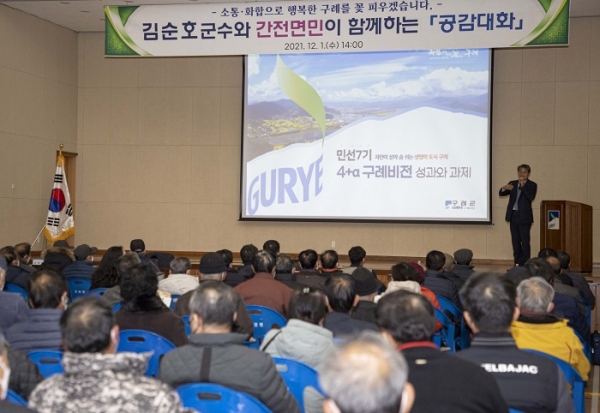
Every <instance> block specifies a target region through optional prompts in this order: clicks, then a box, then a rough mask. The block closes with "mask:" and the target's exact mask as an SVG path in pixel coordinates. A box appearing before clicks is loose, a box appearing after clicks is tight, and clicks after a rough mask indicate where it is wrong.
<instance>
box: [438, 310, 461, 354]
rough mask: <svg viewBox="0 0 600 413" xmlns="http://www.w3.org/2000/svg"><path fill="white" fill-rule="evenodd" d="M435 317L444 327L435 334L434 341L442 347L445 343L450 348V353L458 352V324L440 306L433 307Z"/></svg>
mask: <svg viewBox="0 0 600 413" xmlns="http://www.w3.org/2000/svg"><path fill="white" fill-rule="evenodd" d="M433 310H434V311H435V318H436V320H437V321H439V322H440V323H441V324H442V329H441V330H440V331H438V332H437V333H435V334H434V335H433V342H434V343H435V344H436V345H437V346H438V347H442V346H443V345H445V346H446V347H449V348H450V351H449V353H455V352H456V326H455V325H454V323H453V322H452V321H450V319H449V318H448V317H447V316H446V314H444V313H443V312H442V311H440V310H439V309H438V308H435V307H434V308H433Z"/></svg>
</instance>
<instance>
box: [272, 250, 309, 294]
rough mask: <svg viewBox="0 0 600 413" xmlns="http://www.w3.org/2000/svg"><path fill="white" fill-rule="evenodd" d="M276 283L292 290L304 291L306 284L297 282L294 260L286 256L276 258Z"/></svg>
mask: <svg viewBox="0 0 600 413" xmlns="http://www.w3.org/2000/svg"><path fill="white" fill-rule="evenodd" d="M274 279H275V281H279V282H280V283H282V284H284V285H287V286H288V287H290V288H291V289H292V290H297V289H302V288H303V287H304V284H301V283H299V282H298V281H297V280H296V268H294V260H292V257H290V256H289V255H286V254H279V255H278V256H277V257H276V258H275V277H274Z"/></svg>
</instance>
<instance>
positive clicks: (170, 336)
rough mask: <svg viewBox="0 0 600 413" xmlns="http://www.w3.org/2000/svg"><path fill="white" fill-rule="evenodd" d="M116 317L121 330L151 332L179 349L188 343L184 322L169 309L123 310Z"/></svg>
mask: <svg viewBox="0 0 600 413" xmlns="http://www.w3.org/2000/svg"><path fill="white" fill-rule="evenodd" d="M115 317H116V319H117V324H118V326H119V328H120V329H121V330H146V331H151V332H153V333H156V334H158V335H160V336H163V337H164V338H166V339H167V340H169V341H170V342H171V343H173V344H175V346H177V347H179V346H183V345H185V344H187V343H188V339H187V336H186V335H185V327H184V325H183V320H182V319H181V317H179V316H178V315H177V314H173V312H172V311H171V310H170V309H169V308H167V307H164V306H163V307H161V308H159V309H153V310H150V311H135V312H130V311H127V310H126V309H125V308H121V309H120V310H119V311H117V313H116V314H115Z"/></svg>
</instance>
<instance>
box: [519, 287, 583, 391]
mask: <svg viewBox="0 0 600 413" xmlns="http://www.w3.org/2000/svg"><path fill="white" fill-rule="evenodd" d="M517 294H518V297H519V308H520V310H521V315H520V316H519V319H518V320H517V321H515V322H514V323H513V325H512V334H513V337H514V338H515V341H516V342H517V346H518V347H519V348H530V349H533V350H538V351H541V352H544V353H548V354H551V355H553V356H554V357H557V358H559V359H561V360H564V361H566V362H567V363H569V364H571V365H572V366H573V367H574V368H575V370H577V372H578V373H579V374H580V375H581V377H583V380H586V381H587V378H588V373H589V371H590V363H589V361H588V359H587V357H586V356H585V354H584V352H583V345H582V344H581V340H580V339H579V338H578V337H577V336H576V335H575V333H574V332H573V330H572V329H571V328H570V327H568V326H567V320H563V319H559V318H557V317H556V316H554V315H553V314H551V313H550V312H551V311H552V307H553V303H552V298H553V296H554V290H553V289H552V286H551V285H550V284H548V282H546V281H545V280H544V279H543V278H540V277H533V278H530V279H528V280H525V281H522V282H521V284H519V286H518V287H517Z"/></svg>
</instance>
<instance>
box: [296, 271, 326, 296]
mask: <svg viewBox="0 0 600 413" xmlns="http://www.w3.org/2000/svg"><path fill="white" fill-rule="evenodd" d="M327 277H328V275H321V274H320V273H319V271H318V270H301V271H300V272H298V273H296V281H298V282H299V283H300V284H304V285H306V286H307V287H311V288H316V289H317V290H321V291H325V281H327Z"/></svg>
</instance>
